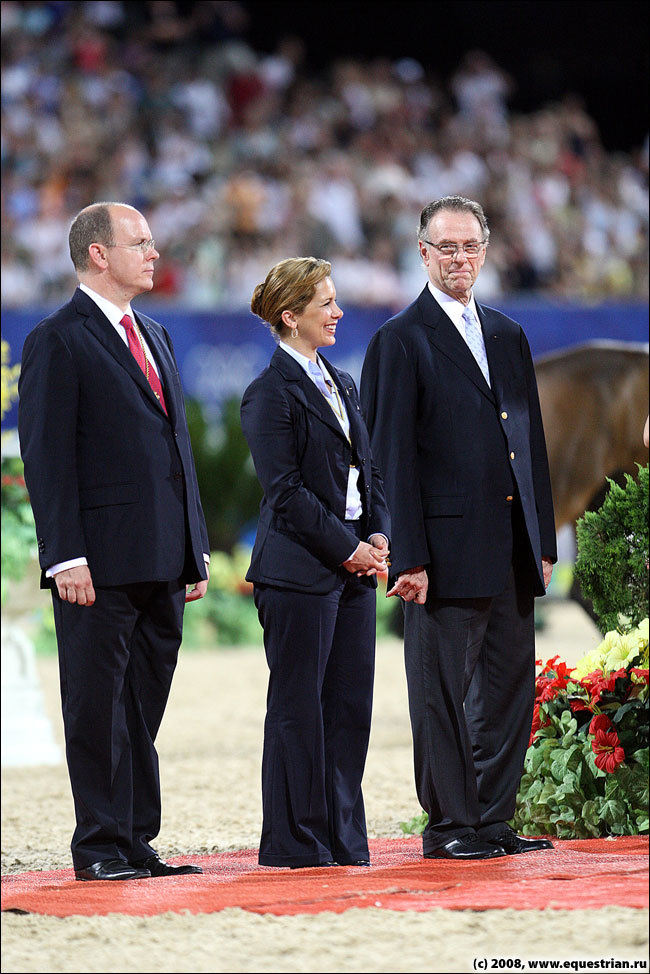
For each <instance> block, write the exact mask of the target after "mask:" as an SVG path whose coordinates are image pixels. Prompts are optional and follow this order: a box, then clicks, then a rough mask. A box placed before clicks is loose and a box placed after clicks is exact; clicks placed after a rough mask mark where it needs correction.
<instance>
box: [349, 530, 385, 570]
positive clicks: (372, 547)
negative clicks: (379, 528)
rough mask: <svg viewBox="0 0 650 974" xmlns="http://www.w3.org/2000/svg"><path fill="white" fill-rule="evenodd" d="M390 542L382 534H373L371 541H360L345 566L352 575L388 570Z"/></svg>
mask: <svg viewBox="0 0 650 974" xmlns="http://www.w3.org/2000/svg"><path fill="white" fill-rule="evenodd" d="M387 557H388V544H387V542H386V538H384V537H383V536H382V535H381V534H373V536H372V538H371V539H370V543H368V542H367V541H360V542H359V544H358V545H357V548H356V551H355V552H354V554H353V555H352V557H351V558H348V560H347V561H344V562H343V568H345V570H346V571H348V572H350V574H351V575H376V574H377V572H384V571H386V558H387Z"/></svg>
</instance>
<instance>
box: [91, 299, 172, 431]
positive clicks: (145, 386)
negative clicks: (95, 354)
mask: <svg viewBox="0 0 650 974" xmlns="http://www.w3.org/2000/svg"><path fill="white" fill-rule="evenodd" d="M73 300H74V303H75V307H76V308H77V311H78V312H79V313H80V314H81V315H83V317H84V324H85V326H86V328H87V329H88V330H89V331H90V332H91V333H92V334H93V335H94V336H95V338H96V339H97V341H99V342H100V343H101V344H102V345H103V346H104V348H105V349H106V350H107V351H108V352H110V354H111V355H112V356H113V357H114V359H115V360H116V361H117V362H118V364H119V365H121V366H122V368H123V369H125V371H126V372H128V374H129V375H130V376H131V378H132V379H133V380H134V381H135V382H137V384H138V385H139V386H140V388H141V389H142V391H143V392H144V393H145V394H146V395H147V396H149V398H150V399H151V401H152V402H154V403H155V404H156V406H157V407H158V409H160V411H161V412H162V414H163V416H164V415H165V413H164V410H163V408H162V406H161V405H160V403H159V402H158V400H157V399H156V397H155V395H154V391H153V389H152V388H151V386H150V385H149V383H148V382H147V379H146V376H145V374H144V372H143V371H142V369H141V368H140V366H139V365H138V363H137V362H136V360H135V358H134V357H133V354H132V352H131V350H130V349H129V347H128V345H125V344H124V342H123V341H122V339H121V338H120V336H119V335H118V333H117V331H116V330H115V328H113V326H112V324H111V323H110V321H109V320H108V318H107V317H106V315H105V314H104V313H103V312H102V311H100V309H99V308H98V307H97V305H96V304H95V302H94V301H93V300H92V298H89V297H88V295H86V294H84V292H83V291H80V290H77V291H76V293H75V295H74V298H73ZM139 323H140V322H138V324H139ZM145 334H146V338H147V343H149V338H150V334H151V332H150V331H149V330H148V329H147V330H146V332H145ZM159 344H160V343H156V342H153V341H152V342H151V344H150V346H149V347H150V348H152V350H153V347H154V346H155V351H156V354H157V353H158V346H159ZM158 361H159V360H158V358H156V364H158ZM167 385H169V383H167Z"/></svg>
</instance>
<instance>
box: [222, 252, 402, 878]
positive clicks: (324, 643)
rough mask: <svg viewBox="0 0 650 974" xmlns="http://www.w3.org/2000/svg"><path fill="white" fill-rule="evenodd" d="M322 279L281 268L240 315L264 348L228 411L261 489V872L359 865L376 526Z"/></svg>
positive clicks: (381, 535) (254, 566)
mask: <svg viewBox="0 0 650 974" xmlns="http://www.w3.org/2000/svg"><path fill="white" fill-rule="evenodd" d="M330 272H331V266H330V264H329V263H328V262H327V261H324V260H318V259H316V258H314V257H304V258H290V259H288V260H283V261H281V262H280V263H279V264H276V265H275V267H273V268H272V269H271V270H270V271H269V273H268V275H267V278H266V280H265V281H264V283H263V284H259V285H258V286H257V288H256V289H255V293H254V295H253V300H252V302H251V308H252V310H253V312H254V313H255V314H256V315H258V316H259V317H260V318H262V319H263V320H264V321H265V322H267V323H268V324H269V325H270V328H271V332H272V333H273V335H274V337H275V339H276V341H277V342H278V348H277V349H276V350H275V352H274V354H273V357H272V358H271V362H270V365H269V366H268V368H266V369H265V370H264V372H262V374H261V375H260V376H258V377H257V379H255V380H254V382H252V383H251V385H250V386H249V387H248V389H247V390H246V392H245V393H244V398H243V400H242V407H241V420H242V428H243V430H244V435H245V436H246V439H247V441H248V445H249V447H250V450H251V453H252V456H253V462H254V463H255V470H256V471H257V475H258V477H259V480H260V483H261V485H262V487H263V489H264V498H263V500H262V504H261V509H260V520H259V525H258V529H257V537H256V539H255V546H254V548H253V555H252V559H251V566H250V569H249V571H248V575H247V576H246V577H247V578H248V580H249V581H252V582H253V583H254V588H255V604H256V605H257V609H258V612H259V617H260V622H261V624H262V627H263V629H264V646H265V649H266V657H267V661H268V665H269V670H270V677H269V690H268V697H267V713H266V721H265V725H264V756H263V762H262V797H263V813H264V821H263V826H262V839H261V844H260V856H259V861H260V864H261V865H264V866H291V867H293V868H298V867H300V866H327V865H329V866H333V865H337V864H340V865H369V854H368V839H367V835H366V823H365V813H364V806H363V796H362V793H361V779H362V776H363V769H364V764H365V759H366V752H367V749H368V737H369V734H370V714H371V709H372V684H373V676H374V654H375V598H376V593H375V589H376V585H377V580H376V578H375V577H374V576H375V575H376V573H377V572H378V571H382V570H383V569H384V568H385V565H386V556H387V554H388V534H389V523H390V522H389V516H388V511H387V508H386V503H385V500H384V492H383V485H382V482H381V478H380V476H379V473H378V471H377V468H376V466H375V465H374V463H373V461H372V457H371V453H370V443H369V439H368V432H367V430H366V426H365V423H364V420H363V417H362V415H361V409H360V405H359V397H358V394H357V390H356V388H355V385H354V383H353V381H352V379H351V378H350V376H349V375H347V373H345V372H339V371H338V370H337V369H335V368H334V366H332V365H330V363H329V362H327V361H326V360H325V359H324V358H322V356H320V355H318V352H317V350H318V349H319V348H322V347H324V346H329V345H334V343H335V341H336V337H335V336H336V328H337V325H338V322H339V320H340V318H341V316H342V314H343V312H342V311H341V309H340V308H339V307H338V306H337V304H336V291H335V289H334V284H333V281H332V278H331V276H330ZM366 539H367V540H366Z"/></svg>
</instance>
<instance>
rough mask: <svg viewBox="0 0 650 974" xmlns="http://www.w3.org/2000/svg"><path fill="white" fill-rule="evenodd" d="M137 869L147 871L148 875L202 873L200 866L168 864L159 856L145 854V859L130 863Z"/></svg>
mask: <svg viewBox="0 0 650 974" xmlns="http://www.w3.org/2000/svg"><path fill="white" fill-rule="evenodd" d="M131 865H132V866H135V867H136V868H137V869H144V870H146V871H148V873H149V875H150V876H189V875H190V873H202V872H203V870H202V869H201V867H200V866H192V865H190V864H188V865H186V866H170V865H169V863H168V862H165V861H164V859H161V858H160V856H147V858H146V859H137V860H136V861H135V862H132V863H131Z"/></svg>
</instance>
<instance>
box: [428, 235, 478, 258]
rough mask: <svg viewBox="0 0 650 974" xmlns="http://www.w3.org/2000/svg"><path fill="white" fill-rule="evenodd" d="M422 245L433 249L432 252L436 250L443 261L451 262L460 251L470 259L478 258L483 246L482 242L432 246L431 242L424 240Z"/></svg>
mask: <svg viewBox="0 0 650 974" xmlns="http://www.w3.org/2000/svg"><path fill="white" fill-rule="evenodd" d="M424 243H425V244H427V245H428V246H429V247H433V249H434V250H437V251H438V253H439V254H440V256H441V257H443V258H444V259H445V260H453V259H454V258H455V257H457V256H458V254H459V253H460V252H461V250H462V252H463V253H464V254H465V256H466V257H468V258H470V259H471V258H473V257H478V255H479V254H480V252H481V250H482V249H483V247H484V246H485V241H484V240H479V241H476V242H472V243H466V244H455V243H443V244H434V243H432V242H431V240H425V241H424Z"/></svg>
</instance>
